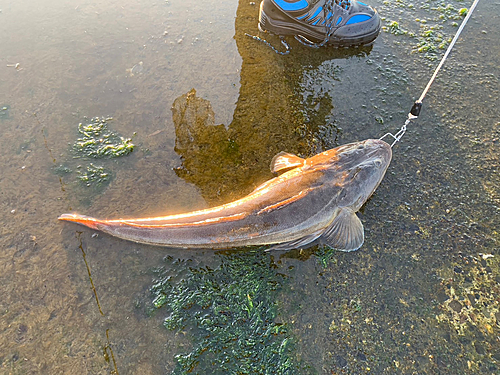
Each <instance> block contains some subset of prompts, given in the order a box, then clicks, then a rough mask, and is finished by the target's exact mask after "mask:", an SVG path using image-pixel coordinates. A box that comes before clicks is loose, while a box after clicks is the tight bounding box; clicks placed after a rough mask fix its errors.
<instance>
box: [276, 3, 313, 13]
mask: <svg viewBox="0 0 500 375" xmlns="http://www.w3.org/2000/svg"><path fill="white" fill-rule="evenodd" d="M274 2H275V3H276V5H277V6H279V7H280V8H281V9H283V10H284V11H285V12H288V11H293V10H300V9H305V8H307V7H308V6H309V3H308V2H307V0H299V1H295V2H293V3H289V2H288V1H285V0H274Z"/></svg>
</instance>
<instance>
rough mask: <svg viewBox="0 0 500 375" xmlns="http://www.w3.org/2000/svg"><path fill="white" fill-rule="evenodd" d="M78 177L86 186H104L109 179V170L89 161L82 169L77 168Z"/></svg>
mask: <svg viewBox="0 0 500 375" xmlns="http://www.w3.org/2000/svg"><path fill="white" fill-rule="evenodd" d="M77 173H78V179H79V180H80V181H81V182H82V183H83V184H84V185H86V186H89V187H90V186H95V187H101V186H106V185H108V184H109V182H110V181H111V177H112V175H111V171H109V170H108V169H105V168H104V167H103V166H97V165H94V164H93V163H90V164H89V165H88V166H87V167H86V168H85V169H84V170H81V169H78V172H77Z"/></svg>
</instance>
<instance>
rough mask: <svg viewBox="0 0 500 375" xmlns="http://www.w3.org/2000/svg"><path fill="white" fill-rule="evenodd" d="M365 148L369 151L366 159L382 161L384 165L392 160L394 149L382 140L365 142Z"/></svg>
mask: <svg viewBox="0 0 500 375" xmlns="http://www.w3.org/2000/svg"><path fill="white" fill-rule="evenodd" d="M363 145H364V147H365V148H367V149H369V151H368V152H367V153H366V157H368V158H373V159H378V158H380V159H381V162H382V163H383V164H388V163H389V162H390V161H391V158H392V148H391V146H390V145H389V144H388V143H387V142H384V141H382V140H380V139H367V140H366V141H364V142H363Z"/></svg>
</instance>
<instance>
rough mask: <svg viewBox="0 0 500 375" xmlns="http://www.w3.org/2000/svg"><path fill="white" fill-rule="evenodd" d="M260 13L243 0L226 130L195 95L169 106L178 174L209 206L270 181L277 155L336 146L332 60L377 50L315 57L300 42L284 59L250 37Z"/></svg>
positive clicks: (335, 71)
mask: <svg viewBox="0 0 500 375" xmlns="http://www.w3.org/2000/svg"><path fill="white" fill-rule="evenodd" d="M256 15H257V13H256V7H255V5H252V4H251V3H248V2H246V1H240V3H239V5H238V10H237V17H236V21H235V28H236V34H235V39H236V44H237V46H238V51H239V53H240V55H241V57H242V68H241V77H240V84H241V87H240V94H239V98H238V102H237V104H236V109H235V112H234V115H233V120H232V122H231V123H230V124H229V125H228V126H227V128H226V127H225V126H224V125H215V122H214V117H215V116H214V112H213V110H212V106H211V105H210V102H209V101H208V100H205V99H202V98H199V97H197V96H196V91H195V90H194V89H193V90H191V91H189V92H188V93H186V94H184V95H181V96H180V97H178V98H177V99H176V100H175V101H174V103H173V106H172V112H173V121H174V124H175V132H176V149H175V150H176V152H177V153H178V154H179V155H180V156H181V157H182V166H181V167H180V168H178V169H176V173H177V175H178V176H179V177H182V178H184V179H185V180H186V181H188V182H190V183H193V184H195V185H196V186H197V187H198V188H199V189H200V190H201V193H202V195H203V197H204V198H205V200H206V201H207V202H208V203H209V204H210V205H214V204H218V203H221V202H227V201H230V200H234V199H236V198H239V197H241V196H243V195H244V194H245V193H248V192H249V191H251V190H252V189H253V188H254V187H255V186H256V185H257V184H258V183H259V182H262V181H263V180H266V179H268V178H270V177H271V174H270V171H269V164H270V161H271V159H272V157H273V156H274V155H275V154H277V153H278V152H280V151H287V152H291V153H294V154H297V155H301V156H306V157H307V156H311V155H312V154H315V153H318V152H321V151H323V150H325V149H329V148H333V147H335V146H337V144H336V140H337V137H338V134H339V128H338V127H337V126H336V125H335V124H334V119H333V118H332V110H333V108H334V103H335V100H334V98H332V97H331V96H330V93H329V92H328V88H327V87H326V86H331V84H332V81H335V80H339V78H338V72H339V70H340V68H338V67H337V66H335V63H334V61H335V59H345V58H348V57H353V56H358V57H366V56H367V55H368V54H369V53H370V51H371V49H372V46H369V47H363V48H358V49H345V50H338V49H324V50H322V51H321V53H317V52H318V51H316V50H313V49H308V48H307V47H304V46H302V45H300V44H298V45H297V46H294V53H293V54H291V56H287V57H286V58H283V57H282V56H279V55H277V54H275V53H274V52H272V51H271V50H269V49H268V48H267V47H266V46H264V45H263V44H261V43H257V42H255V41H254V40H253V39H251V38H249V37H247V36H246V35H245V32H248V30H254V29H255V25H256V22H257V18H256ZM301 52H303V53H301ZM324 62H327V65H323V63H324ZM325 124H326V125H325Z"/></svg>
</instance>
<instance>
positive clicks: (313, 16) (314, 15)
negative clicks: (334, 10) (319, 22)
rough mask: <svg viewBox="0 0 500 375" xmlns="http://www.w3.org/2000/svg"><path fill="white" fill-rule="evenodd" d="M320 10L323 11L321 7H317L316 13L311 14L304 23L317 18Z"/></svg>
mask: <svg viewBox="0 0 500 375" xmlns="http://www.w3.org/2000/svg"><path fill="white" fill-rule="evenodd" d="M322 10H323V8H322V7H319V8H318V9H317V10H316V12H314V14H313V15H312V16H311V17H309V18H308V19H307V20H306V21H310V20H312V19H313V18H316V16H317V15H318V14H319V12H321V11H322Z"/></svg>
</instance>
